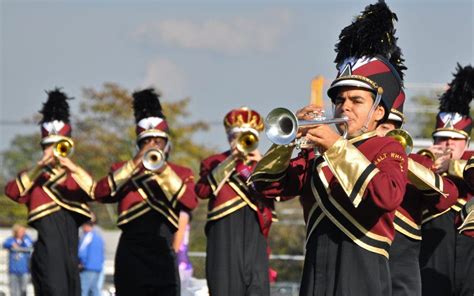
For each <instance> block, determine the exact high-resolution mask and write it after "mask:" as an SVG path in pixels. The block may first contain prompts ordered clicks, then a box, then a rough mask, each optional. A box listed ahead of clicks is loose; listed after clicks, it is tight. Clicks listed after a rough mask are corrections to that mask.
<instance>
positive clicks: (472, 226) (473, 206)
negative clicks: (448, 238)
mask: <svg viewBox="0 0 474 296" xmlns="http://www.w3.org/2000/svg"><path fill="white" fill-rule="evenodd" d="M461 219H462V224H461V225H460V226H459V227H458V230H459V233H462V232H463V231H466V230H474V203H473V201H470V202H468V203H466V205H465V206H464V207H463V209H462V211H461Z"/></svg>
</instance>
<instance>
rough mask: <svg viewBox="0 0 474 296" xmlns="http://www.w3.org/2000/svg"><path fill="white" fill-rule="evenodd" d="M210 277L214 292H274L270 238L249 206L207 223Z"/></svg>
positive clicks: (239, 295)
mask: <svg viewBox="0 0 474 296" xmlns="http://www.w3.org/2000/svg"><path fill="white" fill-rule="evenodd" d="M206 235H207V257H206V278H207V285H208V287H209V293H210V295H211V296H234V295H235V296H244V295H245V296H251V295H252V296H253V295H255V296H262V295H263V296H265V295H270V286H269V279H268V255H267V252H266V248H267V241H266V239H265V237H264V236H263V234H262V232H261V231H260V226H259V223H258V218H257V215H256V213H255V211H253V210H252V209H250V207H248V206H245V207H243V208H241V209H239V210H237V211H235V212H233V213H231V214H229V215H227V216H225V217H223V218H221V219H219V220H217V221H211V222H208V224H207V225H206Z"/></svg>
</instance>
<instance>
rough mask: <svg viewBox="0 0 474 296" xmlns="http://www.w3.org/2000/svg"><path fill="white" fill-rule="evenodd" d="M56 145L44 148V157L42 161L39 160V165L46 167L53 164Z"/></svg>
mask: <svg viewBox="0 0 474 296" xmlns="http://www.w3.org/2000/svg"><path fill="white" fill-rule="evenodd" d="M53 149H54V145H50V146H48V147H46V148H45V149H44V150H43V157H42V158H41V160H40V161H38V165H39V166H41V167H45V166H47V165H49V164H53V162H54V153H53Z"/></svg>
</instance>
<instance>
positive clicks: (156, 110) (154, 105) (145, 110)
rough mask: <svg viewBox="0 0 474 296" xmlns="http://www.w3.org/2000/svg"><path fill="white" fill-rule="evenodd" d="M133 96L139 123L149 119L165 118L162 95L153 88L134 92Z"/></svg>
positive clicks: (136, 119)
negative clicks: (161, 102)
mask: <svg viewBox="0 0 474 296" xmlns="http://www.w3.org/2000/svg"><path fill="white" fill-rule="evenodd" d="M132 96H133V110H134V115H135V121H136V122H137V123H138V122H139V121H140V120H142V119H143V118H147V117H161V118H165V116H164V115H163V112H162V109H161V104H160V94H157V93H156V92H155V90H154V89H153V88H147V89H144V90H141V91H137V92H134V93H133V95H132Z"/></svg>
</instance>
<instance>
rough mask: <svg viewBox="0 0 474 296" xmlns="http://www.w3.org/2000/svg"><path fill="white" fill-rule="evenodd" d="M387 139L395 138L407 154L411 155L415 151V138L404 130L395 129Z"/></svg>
mask: <svg viewBox="0 0 474 296" xmlns="http://www.w3.org/2000/svg"><path fill="white" fill-rule="evenodd" d="M386 136H387V137H391V138H393V139H394V140H395V141H397V142H398V143H400V144H401V145H402V147H403V149H404V150H405V153H406V154H410V153H411V151H412V150H413V138H412V137H411V136H410V134H409V133H408V132H407V131H406V130H404V129H394V130H391V131H389V132H388V133H387V134H386Z"/></svg>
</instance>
